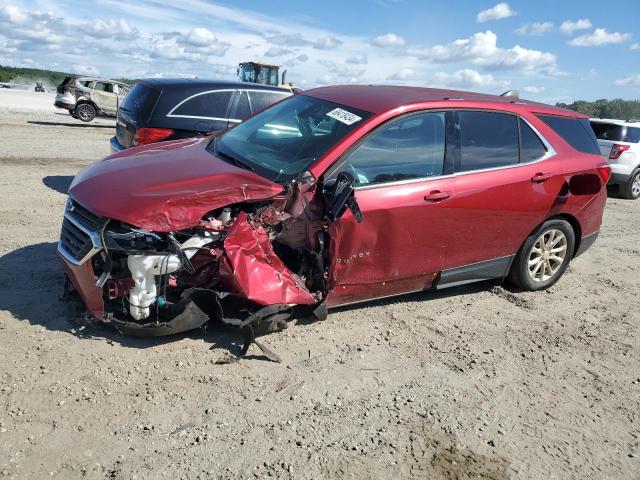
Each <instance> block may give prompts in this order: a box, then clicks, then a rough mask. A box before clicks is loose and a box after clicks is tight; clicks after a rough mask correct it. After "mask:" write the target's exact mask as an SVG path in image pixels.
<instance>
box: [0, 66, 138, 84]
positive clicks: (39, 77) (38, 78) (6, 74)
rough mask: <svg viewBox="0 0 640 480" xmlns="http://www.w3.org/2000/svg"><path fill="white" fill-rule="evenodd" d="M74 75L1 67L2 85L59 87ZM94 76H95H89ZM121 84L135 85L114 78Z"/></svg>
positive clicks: (128, 81) (37, 69)
mask: <svg viewBox="0 0 640 480" xmlns="http://www.w3.org/2000/svg"><path fill="white" fill-rule="evenodd" d="M70 75H74V74H72V73H67V72H57V71H55V70H43V69H39V68H20V67H6V66H3V65H0V83H34V84H35V82H43V83H44V84H45V85H51V86H57V85H59V84H60V83H62V80H64V77H68V76H70ZM87 76H93V75H87ZM112 80H118V81H120V82H124V83H128V84H130V85H131V84H133V81H132V80H129V79H126V78H113V79H112Z"/></svg>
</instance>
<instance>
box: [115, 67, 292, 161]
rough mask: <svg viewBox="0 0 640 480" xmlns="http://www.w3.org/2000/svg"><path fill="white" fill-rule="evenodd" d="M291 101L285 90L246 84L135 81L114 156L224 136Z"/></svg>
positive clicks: (123, 109)
mask: <svg viewBox="0 0 640 480" xmlns="http://www.w3.org/2000/svg"><path fill="white" fill-rule="evenodd" d="M290 95H292V92H291V91H290V90H288V89H285V88H278V87H271V86H268V85H259V84H253V83H243V82H222V81H213V80H200V79H185V78H147V79H142V80H136V83H135V85H134V86H133V88H132V89H131V91H130V92H129V94H128V95H127V96H126V97H125V99H124V101H123V102H122V104H121V105H120V108H119V109H118V117H117V120H116V136H115V137H112V138H111V150H112V151H113V152H117V151H120V150H124V149H126V148H129V147H135V146H138V145H145V144H148V143H153V142H160V141H165V140H175V139H179V138H187V137H194V136H197V135H200V134H204V133H208V132H215V131H218V130H224V129H225V128H228V127H230V126H233V125H234V124H236V123H240V122H241V121H242V120H244V119H245V118H247V117H250V116H251V115H253V114H254V113H256V112H258V111H260V110H262V109H264V108H266V107H268V106H269V105H271V104H273V103H275V102H278V101H280V100H282V99H284V98H286V97H288V96H290Z"/></svg>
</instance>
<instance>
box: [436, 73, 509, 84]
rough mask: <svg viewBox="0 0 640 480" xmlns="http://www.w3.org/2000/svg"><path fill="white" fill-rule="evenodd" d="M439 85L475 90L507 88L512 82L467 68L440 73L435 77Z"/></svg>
mask: <svg viewBox="0 0 640 480" xmlns="http://www.w3.org/2000/svg"><path fill="white" fill-rule="evenodd" d="M435 79H436V81H437V82H438V83H440V84H442V85H444V86H447V87H463V88H464V87H467V88H468V87H473V88H485V89H486V88H489V89H494V88H507V87H508V86H509V85H510V83H511V82H509V81H508V80H497V79H496V78H494V76H493V75H491V74H490V73H487V74H484V75H483V74H481V73H480V72H478V71H476V70H473V69H471V68H465V69H463V70H458V71H456V72H453V73H445V72H438V73H436V75H435Z"/></svg>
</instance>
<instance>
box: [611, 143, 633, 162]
mask: <svg viewBox="0 0 640 480" xmlns="http://www.w3.org/2000/svg"><path fill="white" fill-rule="evenodd" d="M627 150H629V145H619V144H617V143H614V144H613V146H612V147H611V153H610V154H609V160H617V159H618V158H620V155H622V154H623V153H624V152H626V151H627Z"/></svg>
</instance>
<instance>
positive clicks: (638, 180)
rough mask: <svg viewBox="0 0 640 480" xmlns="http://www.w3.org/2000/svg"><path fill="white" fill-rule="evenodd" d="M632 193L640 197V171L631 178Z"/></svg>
mask: <svg viewBox="0 0 640 480" xmlns="http://www.w3.org/2000/svg"><path fill="white" fill-rule="evenodd" d="M631 194H632V195H633V196H634V197H640V172H638V173H636V174H635V176H634V177H633V180H631Z"/></svg>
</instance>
